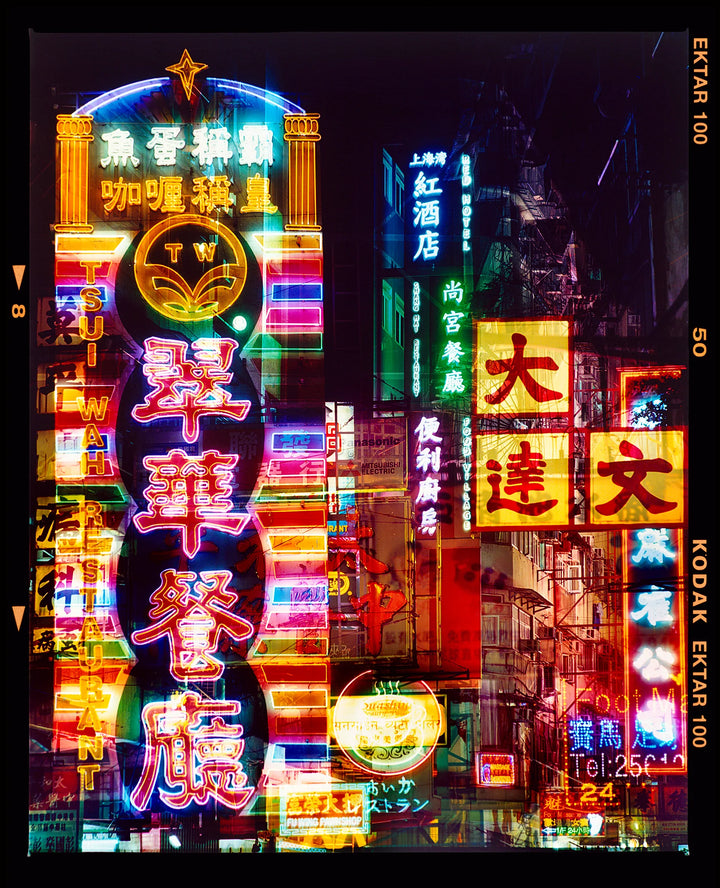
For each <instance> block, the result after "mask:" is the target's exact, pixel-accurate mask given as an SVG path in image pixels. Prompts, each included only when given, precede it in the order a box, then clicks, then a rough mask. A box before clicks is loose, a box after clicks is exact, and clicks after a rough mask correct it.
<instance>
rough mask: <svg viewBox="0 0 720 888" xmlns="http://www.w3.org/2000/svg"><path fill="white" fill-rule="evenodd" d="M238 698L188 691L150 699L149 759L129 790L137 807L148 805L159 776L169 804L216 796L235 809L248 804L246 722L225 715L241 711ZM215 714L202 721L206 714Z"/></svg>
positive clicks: (145, 718)
mask: <svg viewBox="0 0 720 888" xmlns="http://www.w3.org/2000/svg"><path fill="white" fill-rule="evenodd" d="M239 712H240V702H239V701H237V700H206V701H202V702H201V700H200V695H199V694H198V693H196V692H195V691H186V692H184V693H183V694H182V695H178V696H176V697H175V698H173V699H172V700H170V701H160V702H158V703H148V705H147V706H146V707H145V708H144V709H143V713H142V722H143V727H144V729H145V760H144V762H143V770H142V774H141V775H140V780H139V782H138V784H137V786H136V787H135V789H134V790H133V791H132V793H131V794H130V801H131V802H132V804H133V806H134V807H135V808H137V809H138V810H139V811H143V810H145V808H146V807H147V805H148V802H149V801H150V796H151V795H152V793H153V790H154V788H155V784H156V782H157V780H158V777H159V776H160V766H161V759H164V772H163V778H164V781H165V784H166V786H167V790H165V789H162V788H161V789H160V790H159V794H160V798H161V799H162V801H163V802H164V803H165V804H166V805H168V806H169V807H171V808H175V809H179V808H185V807H186V806H187V805H189V804H190V802H197V804H199V805H204V804H205V803H206V802H207V800H208V799H210V798H213V799H217V801H219V802H220V803H221V804H223V805H226V806H227V807H228V808H233V809H234V810H237V809H239V808H242V807H243V805H245V804H246V802H247V800H248V799H249V797H250V796H251V795H252V792H253V790H252V789H251V788H246V786H245V784H246V783H247V774H245V772H244V770H243V766H242V763H241V761H240V757H241V756H242V754H243V750H244V749H245V741H244V740H242V739H241V738H242V734H243V728H242V725H228V724H226V723H225V721H224V719H223V716H224V715H237V714H238V713H239ZM208 718H209V719H211V723H210V724H209V725H203V723H202V720H203V719H208Z"/></svg>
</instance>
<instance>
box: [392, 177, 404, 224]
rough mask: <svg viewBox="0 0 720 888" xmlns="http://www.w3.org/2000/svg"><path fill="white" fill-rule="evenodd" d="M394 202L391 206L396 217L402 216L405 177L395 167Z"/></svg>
mask: <svg viewBox="0 0 720 888" xmlns="http://www.w3.org/2000/svg"><path fill="white" fill-rule="evenodd" d="M394 197H395V200H394V202H393V206H394V207H395V212H396V213H397V214H398V216H402V214H403V209H404V206H405V176H404V175H403V172H402V170H401V169H400V168H399V167H395V195H394Z"/></svg>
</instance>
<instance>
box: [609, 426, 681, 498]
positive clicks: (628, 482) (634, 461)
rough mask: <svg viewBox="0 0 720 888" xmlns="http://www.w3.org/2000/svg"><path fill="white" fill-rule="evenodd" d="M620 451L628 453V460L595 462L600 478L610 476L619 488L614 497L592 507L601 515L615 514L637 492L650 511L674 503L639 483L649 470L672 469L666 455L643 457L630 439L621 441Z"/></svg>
mask: <svg viewBox="0 0 720 888" xmlns="http://www.w3.org/2000/svg"><path fill="white" fill-rule="evenodd" d="M620 453H621V454H622V455H623V456H628V457H630V460H616V461H614V462H604V461H603V460H601V461H599V462H598V467H597V471H598V475H600V477H601V478H607V477H608V476H609V477H610V478H611V480H612V482H613V484H617V486H618V487H621V488H622V490H621V491H620V493H618V494H617V496H615V497H614V498H613V499H611V500H610V501H609V502H607V503H603V504H601V505H599V506H595V508H596V509H597V510H598V512H600V514H601V515H614V514H615V513H616V512H619V511H620V509H622V507H623V506H624V505H625V504H626V503H627V502H628V500H629V499H630V497H631V496H636V497H637V498H638V500H640V502H641V503H642V505H643V506H645V508H646V509H647V510H648V512H650V513H651V514H653V515H657V514H661V513H662V512H669V511H670V510H671V509H674V508H675V506H677V503H668V502H666V501H665V500H662V499H660V498H659V497H657V496H655V495H654V494H652V493H649V492H648V491H647V490H645V488H644V487H642V482H643V481H644V480H645V478H646V476H647V474H648V473H649V472H662V473H664V474H667V473H668V472H672V468H673V467H672V465H671V464H670V463H669V462H668V461H667V460H666V459H661V458H657V459H643V452H642V450H640V448H639V447H636V446H635V445H634V444H631V443H630V442H629V441H622V442H621V444H620Z"/></svg>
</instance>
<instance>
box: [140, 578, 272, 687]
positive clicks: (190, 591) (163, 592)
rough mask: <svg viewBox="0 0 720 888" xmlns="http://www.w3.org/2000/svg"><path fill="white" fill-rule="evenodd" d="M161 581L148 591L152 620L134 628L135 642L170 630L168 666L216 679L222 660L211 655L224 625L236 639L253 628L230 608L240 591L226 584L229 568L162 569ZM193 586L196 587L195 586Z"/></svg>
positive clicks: (188, 676) (188, 675)
mask: <svg viewBox="0 0 720 888" xmlns="http://www.w3.org/2000/svg"><path fill="white" fill-rule="evenodd" d="M161 576H162V584H161V585H160V587H159V588H158V589H156V590H155V591H154V592H153V593H152V595H151V596H150V601H151V602H152V603H153V605H154V606H153V607H152V608H151V609H150V611H149V617H150V619H151V620H153V621H154V625H152V626H148V627H147V628H146V629H140V630H138V631H137V632H133V634H132V640H133V642H134V643H135V644H148V643H149V642H151V641H157V640H158V638H162V636H164V635H165V636H167V637H168V639H169V642H170V672H171V674H172V676H173V677H174V678H176V679H177V680H178V681H185V680H195V681H213V680H214V679H216V678H219V677H220V676H221V675H222V673H223V671H224V666H223V664H222V662H221V661H220V660H217V659H216V658H215V657H213V656H211V655H212V654H214V653H216V652H217V650H218V645H219V642H220V634H221V630H222V631H223V632H225V633H226V634H227V635H229V636H230V637H231V638H233V639H234V640H235V641H242V640H243V639H245V638H248V637H249V636H250V635H252V634H253V632H254V629H253V626H252V624H251V623H248V621H247V620H244V619H243V618H242V617H239V616H236V615H235V614H234V613H232V611H231V610H230V609H231V608H232V607H233V606H234V605H236V604H237V602H238V594H237V593H236V592H235V591H234V590H232V589H228V588H227V585H228V583H229V582H230V579H231V577H232V574H231V573H230V571H227V570H216V571H203V572H201V573H200V580H198V576H197V574H195V573H192V572H187V573H177V572H176V571H174V570H164V571H163V572H162V574H161ZM191 586H192V588H191Z"/></svg>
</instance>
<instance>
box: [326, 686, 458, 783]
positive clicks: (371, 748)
mask: <svg viewBox="0 0 720 888" xmlns="http://www.w3.org/2000/svg"><path fill="white" fill-rule="evenodd" d="M371 675H372V673H370V672H364V673H362V674H361V675H359V676H358V677H357V678H355V679H353V680H352V681H351V682H350V683H349V684H348V685H347V686H346V687H345V689H344V690H343V692H342V693H341V694H340V696H339V698H338V701H337V703H336V705H335V707H334V709H333V712H332V725H333V733H334V735H335V739H336V741H337V743H338V745H339V746H340V748H341V749H342V751H343V753H344V754H345V755H346V756H347V758H348V759H349V760H350V761H351V762H352V763H353V764H355V765H356V766H357V767H359V768H360V769H361V770H362V771H366V772H367V773H370V774H383V775H384V774H388V775H390V774H395V775H399V774H405V773H407V772H409V771H412V770H414V769H415V768H417V767H419V766H420V765H421V764H422V763H423V762H425V761H427V759H428V758H429V757H430V756H431V755H432V753H433V750H434V749H435V746H436V744H437V742H438V740H439V738H440V735H441V733H442V732H443V730H444V725H445V719H444V714H443V711H442V709H441V708H440V704H439V703H438V700H437V698H436V696H435V695H434V694H433V692H432V691H431V689H430V687H429V686H428V685H427V684H425V682H422V681H420V682H415V683H413V685H412V686H411V687H403V689H402V690H401V689H400V686H399V682H373V681H372V680H371ZM362 691H366V693H362ZM369 691H371V692H370V693H368V692H369Z"/></svg>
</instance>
